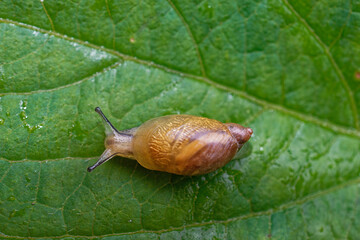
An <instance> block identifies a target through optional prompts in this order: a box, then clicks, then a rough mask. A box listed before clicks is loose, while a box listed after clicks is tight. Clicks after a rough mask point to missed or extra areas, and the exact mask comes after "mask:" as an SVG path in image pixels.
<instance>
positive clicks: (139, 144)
mask: <svg viewBox="0 0 360 240" xmlns="http://www.w3.org/2000/svg"><path fill="white" fill-rule="evenodd" d="M95 111H96V112H98V113H99V114H100V115H101V116H102V118H103V120H104V122H105V126H106V135H107V137H106V139H105V147H106V150H105V152H104V153H103V154H102V155H101V157H100V159H99V160H98V162H97V163H95V165H93V166H92V167H89V168H88V171H89V172H90V171H92V170H94V169H95V168H96V167H97V166H99V165H101V164H102V163H104V162H106V161H108V160H109V159H111V158H112V157H114V156H116V155H117V156H122V157H126V158H131V159H136V160H137V161H138V162H139V164H140V165H142V166H143V167H145V168H147V169H151V170H157V171H163V172H169V173H174V174H178V175H189V176H191V175H200V174H205V173H209V172H212V171H214V170H216V169H218V168H221V167H222V166H224V165H225V164H226V163H228V162H229V161H230V160H231V159H232V158H233V157H234V156H235V154H236V153H237V151H238V150H239V149H240V148H241V147H242V146H243V144H244V143H245V142H247V141H248V140H249V139H250V137H251V134H252V130H251V129H250V128H246V127H243V126H241V125H239V124H236V123H225V124H224V123H221V122H219V121H217V120H214V119H208V118H204V117H198V116H192V115H168V116H163V117H158V118H154V119H151V120H149V121H147V122H145V123H143V124H142V125H141V126H140V127H137V128H132V129H128V130H124V131H118V130H116V129H115V128H114V127H113V126H112V124H111V123H110V122H109V121H108V120H107V118H106V117H105V116H104V114H103V113H102V112H101V110H100V108H96V109H95Z"/></svg>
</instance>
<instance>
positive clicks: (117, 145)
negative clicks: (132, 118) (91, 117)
mask: <svg viewBox="0 0 360 240" xmlns="http://www.w3.org/2000/svg"><path fill="white" fill-rule="evenodd" d="M95 111H96V112H97V113H98V114H99V115H100V116H101V118H102V120H103V123H104V125H105V133H106V138H105V148H106V149H105V151H104V152H103V154H101V156H100V158H99V160H98V161H97V162H96V163H95V164H94V165H93V166H91V167H89V168H88V169H87V170H88V172H91V171H93V170H94V169H95V168H97V167H98V166H100V165H102V164H103V163H105V162H107V161H109V160H110V159H111V158H113V157H115V156H121V157H126V158H131V159H134V155H133V149H132V139H133V134H132V131H134V130H135V129H136V128H134V130H132V131H129V130H128V131H127V132H123V131H118V130H117V129H116V128H115V127H114V126H113V125H112V124H111V122H110V121H109V120H108V119H107V118H106V117H105V115H104V113H103V112H102V111H101V109H100V108H99V107H97V108H95ZM130 130H131V129H130Z"/></svg>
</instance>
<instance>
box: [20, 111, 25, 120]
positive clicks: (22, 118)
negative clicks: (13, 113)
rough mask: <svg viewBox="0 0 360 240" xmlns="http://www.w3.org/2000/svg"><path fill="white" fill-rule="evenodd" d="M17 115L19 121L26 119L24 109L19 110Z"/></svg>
mask: <svg viewBox="0 0 360 240" xmlns="http://www.w3.org/2000/svg"><path fill="white" fill-rule="evenodd" d="M19 117H20V119H21V121H24V120H25V119H27V116H26V113H25V111H21V112H20V114H19Z"/></svg>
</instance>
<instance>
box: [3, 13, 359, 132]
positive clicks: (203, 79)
mask: <svg viewBox="0 0 360 240" xmlns="http://www.w3.org/2000/svg"><path fill="white" fill-rule="evenodd" d="M0 22H2V23H7V24H14V25H16V26H19V27H23V28H27V29H31V30H34V31H38V32H41V33H43V34H49V35H53V36H56V37H59V38H61V39H64V40H67V41H71V42H75V43H78V44H81V45H83V46H86V47H90V48H93V49H97V50H100V51H104V52H107V53H109V54H112V55H114V56H117V57H121V58H122V59H124V60H128V61H132V62H136V63H140V64H142V65H145V66H148V67H155V68H158V69H160V70H163V71H165V72H168V73H172V74H176V75H178V76H180V77H186V78H189V79H193V80H197V81H200V82H203V83H207V84H208V85H210V86H212V87H215V88H217V89H220V90H223V91H226V92H230V93H233V94H236V95H238V96H240V97H242V98H244V99H247V100H249V101H251V102H253V103H256V104H258V105H261V106H263V107H264V108H266V109H273V110H277V111H280V112H283V113H285V114H287V115H290V116H292V117H295V118H297V119H299V120H301V121H303V122H309V123H313V124H315V125H318V126H321V127H323V128H326V129H329V130H331V131H333V132H337V133H341V134H344V135H348V136H352V137H355V138H358V139H360V131H359V130H356V129H354V128H349V127H344V126H341V125H338V124H335V123H333V122H330V121H328V120H324V119H320V118H317V117H314V116H311V115H308V114H304V113H302V112H298V111H295V110H292V109H289V108H286V107H284V106H281V105H278V104H274V103H269V102H267V101H265V100H262V99H259V98H257V97H255V96H253V95H250V94H248V93H247V92H244V91H241V90H237V89H234V88H231V87H229V86H225V85H222V84H219V83H217V82H215V81H212V80H210V79H209V78H207V77H202V76H196V75H193V74H189V73H183V72H181V71H179V70H175V69H171V68H169V67H167V66H164V65H161V64H157V63H154V62H151V61H147V60H142V59H139V58H137V57H134V56H130V55H126V54H123V53H120V52H118V51H115V50H113V49H108V48H104V47H100V46H98V45H95V44H92V43H89V42H85V41H82V40H79V39H76V38H73V37H68V36H66V35H63V34H60V33H57V32H53V31H48V30H45V29H42V28H38V27H35V26H32V25H28V24H25V23H21V22H17V21H13V20H10V19H4V18H0ZM118 64H120V62H117V63H115V64H113V65H111V66H109V67H106V68H104V69H103V70H102V71H100V72H97V73H95V74H93V75H91V76H88V77H86V78H83V79H81V80H79V81H76V82H73V83H71V84H67V85H63V86H60V87H56V88H52V89H47V90H36V91H30V92H23V93H3V94H0V96H6V95H30V94H34V93H39V92H52V91H56V90H58V89H61V88H66V87H69V86H73V85H77V84H79V83H82V82H84V81H86V80H88V79H91V78H92V77H94V76H97V75H99V74H101V73H104V72H106V71H108V70H109V69H112V68H114V67H116V66H117V65H118Z"/></svg>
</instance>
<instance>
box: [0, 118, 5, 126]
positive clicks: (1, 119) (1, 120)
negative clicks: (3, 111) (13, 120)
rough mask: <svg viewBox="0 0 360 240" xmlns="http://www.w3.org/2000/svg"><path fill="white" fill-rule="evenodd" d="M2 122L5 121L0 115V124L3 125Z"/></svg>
mask: <svg viewBox="0 0 360 240" xmlns="http://www.w3.org/2000/svg"><path fill="white" fill-rule="evenodd" d="M4 123H5V119H3V118H1V117H0V125H4Z"/></svg>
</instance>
